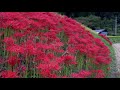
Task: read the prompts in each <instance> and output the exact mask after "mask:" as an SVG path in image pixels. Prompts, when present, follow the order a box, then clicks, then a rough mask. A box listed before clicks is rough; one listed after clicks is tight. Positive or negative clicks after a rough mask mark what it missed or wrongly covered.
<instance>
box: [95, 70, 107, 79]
mask: <svg viewBox="0 0 120 90" xmlns="http://www.w3.org/2000/svg"><path fill="white" fill-rule="evenodd" d="M104 77H105V73H104V71H103V70H96V76H95V78H104Z"/></svg>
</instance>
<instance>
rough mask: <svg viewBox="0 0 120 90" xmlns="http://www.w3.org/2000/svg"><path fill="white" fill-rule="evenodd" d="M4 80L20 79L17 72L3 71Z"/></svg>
mask: <svg viewBox="0 0 120 90" xmlns="http://www.w3.org/2000/svg"><path fill="white" fill-rule="evenodd" d="M1 76H2V78H18V76H17V73H16V72H12V71H9V70H8V71H3V72H2V73H1Z"/></svg>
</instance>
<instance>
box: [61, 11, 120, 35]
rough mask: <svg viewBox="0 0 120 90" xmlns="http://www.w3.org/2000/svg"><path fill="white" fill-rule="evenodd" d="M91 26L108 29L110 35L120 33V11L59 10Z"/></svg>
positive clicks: (94, 28) (92, 27)
mask: <svg viewBox="0 0 120 90" xmlns="http://www.w3.org/2000/svg"><path fill="white" fill-rule="evenodd" d="M59 13H60V14H63V15H67V16H68V17H71V18H74V19H76V20H77V21H79V22H81V23H83V24H84V25H86V26H88V27H89V28H91V29H93V30H96V29H106V30H107V31H108V35H120V12H59Z"/></svg>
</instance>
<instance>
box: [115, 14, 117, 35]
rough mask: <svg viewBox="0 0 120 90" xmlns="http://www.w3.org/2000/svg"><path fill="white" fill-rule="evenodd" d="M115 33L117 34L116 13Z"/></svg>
mask: <svg viewBox="0 0 120 90" xmlns="http://www.w3.org/2000/svg"><path fill="white" fill-rule="evenodd" d="M115 35H117V15H116V16H115Z"/></svg>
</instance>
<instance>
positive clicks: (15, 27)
mask: <svg viewBox="0 0 120 90" xmlns="http://www.w3.org/2000/svg"><path fill="white" fill-rule="evenodd" d="M0 21H1V25H0V28H1V35H0V38H1V40H0V45H1V47H0V49H1V50H2V51H3V53H2V52H1V56H2V57H1V59H0V67H1V69H2V72H1V73H0V74H1V77H2V78H16V77H19V78H24V77H25V78H32V77H33V78H87V77H88V78H89V77H91V78H104V77H107V76H108V71H109V64H110V63H111V57H110V51H109V48H108V47H107V46H106V45H105V44H104V43H103V42H102V40H101V39H99V38H95V37H94V36H93V35H92V34H91V33H90V32H89V31H87V30H86V28H85V27H83V26H82V25H81V24H80V23H78V22H76V21H75V20H73V19H71V18H68V17H66V16H62V15H59V14H57V13H53V12H34V13H33V12H16V13H13V12H4V13H3V12H1V13H0ZM103 52H106V53H103Z"/></svg>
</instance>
